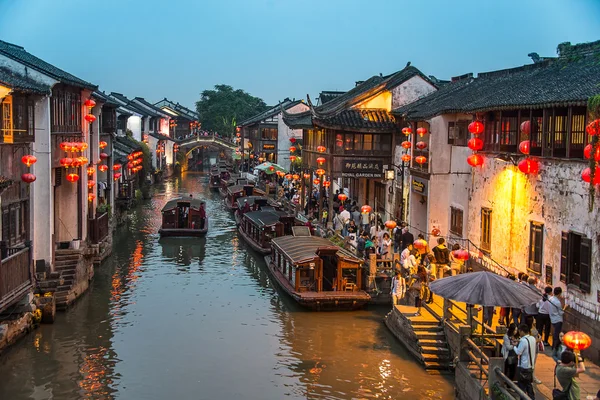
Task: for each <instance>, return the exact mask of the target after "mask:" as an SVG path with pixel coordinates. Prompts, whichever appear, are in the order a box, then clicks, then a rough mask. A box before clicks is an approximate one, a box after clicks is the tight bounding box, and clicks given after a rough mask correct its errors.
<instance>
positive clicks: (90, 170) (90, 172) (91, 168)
mask: <svg viewBox="0 0 600 400" xmlns="http://www.w3.org/2000/svg"><path fill="white" fill-rule="evenodd" d="M94 172H96V168H94V167H88V168H87V174H88V175H94Z"/></svg>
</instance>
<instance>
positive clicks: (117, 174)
mask: <svg viewBox="0 0 600 400" xmlns="http://www.w3.org/2000/svg"><path fill="white" fill-rule="evenodd" d="M120 177H121V173H120V172H117V173H115V174H114V175H113V179H114V180H115V181H118V180H119V178H120Z"/></svg>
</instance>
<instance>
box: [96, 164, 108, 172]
mask: <svg viewBox="0 0 600 400" xmlns="http://www.w3.org/2000/svg"><path fill="white" fill-rule="evenodd" d="M98 169H99V170H100V172H106V171H108V165H104V164H102V165H99V166H98Z"/></svg>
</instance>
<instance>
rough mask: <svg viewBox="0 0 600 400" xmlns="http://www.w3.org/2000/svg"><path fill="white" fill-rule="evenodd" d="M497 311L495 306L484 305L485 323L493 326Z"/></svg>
mask: <svg viewBox="0 0 600 400" xmlns="http://www.w3.org/2000/svg"><path fill="white" fill-rule="evenodd" d="M495 313H496V311H495V309H494V306H483V323H484V324H486V325H487V326H489V327H491V326H492V324H493V323H494V314H495Z"/></svg>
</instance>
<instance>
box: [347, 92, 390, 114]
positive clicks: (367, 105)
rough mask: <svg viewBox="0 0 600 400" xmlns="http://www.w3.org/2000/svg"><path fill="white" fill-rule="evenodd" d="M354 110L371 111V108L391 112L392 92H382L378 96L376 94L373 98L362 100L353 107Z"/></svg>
mask: <svg viewBox="0 0 600 400" xmlns="http://www.w3.org/2000/svg"><path fill="white" fill-rule="evenodd" d="M355 108H359V109H373V108H378V109H383V110H386V111H388V112H389V111H391V110H392V92H390V91H387V90H386V91H383V92H381V93H379V94H377V95H376V96H374V97H371V98H370V99H367V100H364V101H363V102H362V103H359V104H357V105H356V106H355Z"/></svg>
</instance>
